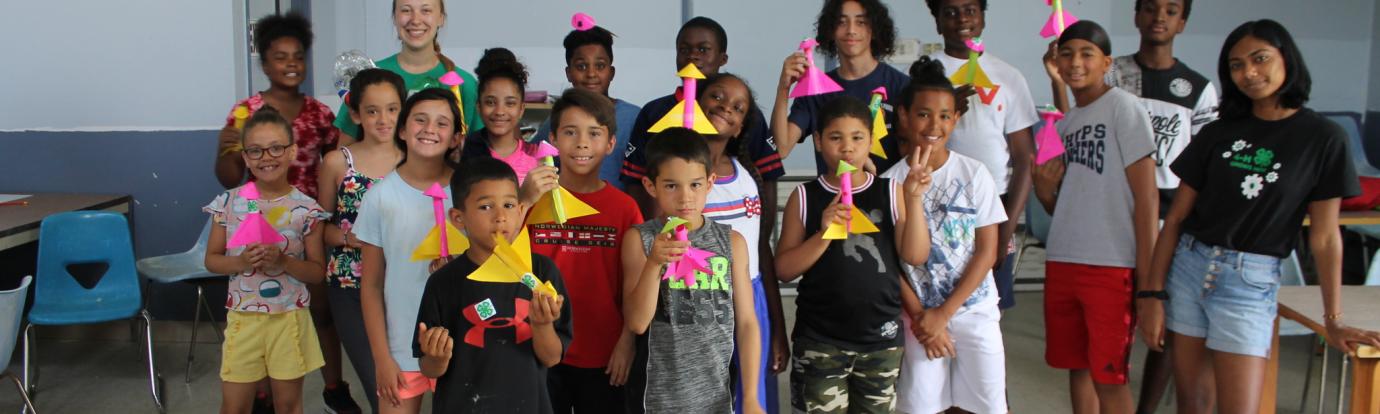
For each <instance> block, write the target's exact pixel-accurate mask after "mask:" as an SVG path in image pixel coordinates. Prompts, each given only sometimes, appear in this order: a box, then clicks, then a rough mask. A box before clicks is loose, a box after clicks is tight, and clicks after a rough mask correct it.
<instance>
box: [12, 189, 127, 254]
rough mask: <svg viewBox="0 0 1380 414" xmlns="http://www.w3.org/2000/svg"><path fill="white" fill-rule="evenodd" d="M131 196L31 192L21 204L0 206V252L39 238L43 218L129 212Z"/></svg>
mask: <svg viewBox="0 0 1380 414" xmlns="http://www.w3.org/2000/svg"><path fill="white" fill-rule="evenodd" d="M133 200H134V199H133V198H132V197H130V196H128V195H124V194H64V193H47V194H33V195H32V196H30V197H27V198H24V199H22V200H20V201H26V202H27V203H25V204H22V205H5V206H0V251H4V250H7V249H9V248H12V247H15V246H19V245H22V244H25V243H29V242H32V241H35V240H38V225H39V223H41V222H42V221H43V218H44V217H48V216H49V215H52V214H55V213H62V212H66V211H76V210H106V211H113V212H117V213H123V214H129V211H130V203H131V202H133Z"/></svg>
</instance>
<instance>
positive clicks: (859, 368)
mask: <svg viewBox="0 0 1380 414" xmlns="http://www.w3.org/2000/svg"><path fill="white" fill-rule="evenodd" d="M897 90H898V91H899V90H900V89H897ZM819 125H820V126H821V129H820V130H819V131H817V132H816V137H818V138H817V139H816V140H815V150H816V151H817V152H819V154H820V155H822V156H823V157H824V160H825V162H827V163H828V164H829V165H835V166H837V165H839V162H840V161H845V162H848V163H849V164H852V165H855V166H857V165H862V163H863V162H865V161H866V160H867V154H868V148H870V147H871V145H872V127H871V125H872V115H871V113H870V112H869V111H868V109H867V106H866V105H864V104H863V103H862V102H859V101H858V100H857V99H853V98H852V97H848V96H842V97H838V98H835V99H834V100H833V101H830V102H829V103H828V104H827V105H825V106H824V107H822V108H820V112H819ZM915 155H917V156H915V157H911V160H910V162H911V164H912V165H911V167H912V170H913V171H911V173H910V175H908V176H906V181H905V183H904V193H903V194H904V197H905V198H904V199H899V200H898V199H897V193H898V192H901V191H902V189H901V188H897V187H898V186H897V185H896V184H895V183H894V182H893V181H892V180H889V179H885V178H882V179H878V178H877V177H876V176H874V175H872V174H871V173H868V172H866V171H864V170H861V169H860V170H858V171H856V172H854V173H852V174H851V175H852V179H851V182H847V183H841V181H842V180H841V179H840V177H838V176H836V175H834V174H824V175H821V176H820V177H819V179H817V180H814V181H810V182H807V183H804V184H801V185H800V186H799V187H796V189H795V191H794V192H793V193H792V194H791V198H790V200H789V201H787V203H786V217H785V221H783V222H782V225H781V239H780V241H778V244H777V250H776V276H777V277H778V278H780V279H781V281H783V282H789V281H792V280H795V279H796V278H797V277H800V276H801V275H804V278H803V279H802V280H801V281H800V286H799V287H798V288H797V289H798V291H799V296H798V297H797V299H796V325H795V330H794V331H793V333H792V335H793V337H792V342H794V343H795V345H794V349H793V350H792V352H793V353H792V355H793V356H794V358H795V362H794V364H793V366H792V368H791V405H792V406H793V407H794V408H795V409H796V410H797V411H804V412H811V413H816V412H834V411H837V410H843V411H848V412H875V413H882V412H891V410H893V409H894V408H895V407H894V406H895V396H896V392H895V385H896V376H897V374H898V372H897V371H898V370H899V369H900V368H901V345H902V338H901V335H899V334H900V332H901V325H900V322H899V321H898V320H897V317H898V316H900V314H901V290H902V283H901V281H902V276H901V275H900V272H901V268H900V267H898V266H897V256H900V258H901V259H902V260H904V261H905V262H906V263H909V264H911V265H916V266H918V265H920V264H921V263H924V262H925V260H926V258H927V257H928V256H929V251H930V241H929V230H928V226H927V225H926V223H925V217H924V211H923V210H922V209H919V208H907V207H908V206H910V205H914V206H919V205H920V203H921V201H922V200H921V197H923V196H924V193H925V190H926V188H927V187H928V185H929V181H930V179H931V178H930V175H929V174H930V169H929V167H926V166H919V165H917V164H918V163H919V157H918V154H915ZM841 185H848V186H850V187H851V188H852V191H853V205H852V206H849V205H847V204H841V203H839V198H840V196H839V190H838V188H839V186H841ZM853 209H856V210H858V211H860V212H861V213H862V214H863V215H865V216H866V217H867V218H868V220H869V221H871V222H873V223H875V224H876V226H877V228H878V229H879V230H880V231H879V232H874V233H864V234H849V235H848V236H847V238H846V239H844V240H842V241H838V242H834V241H832V240H828V239H825V238H824V233H825V230H826V229H827V228H828V227H829V224H831V223H837V224H840V225H842V224H844V223H845V222H846V221H848V220H849V217H850V211H851V210H853Z"/></svg>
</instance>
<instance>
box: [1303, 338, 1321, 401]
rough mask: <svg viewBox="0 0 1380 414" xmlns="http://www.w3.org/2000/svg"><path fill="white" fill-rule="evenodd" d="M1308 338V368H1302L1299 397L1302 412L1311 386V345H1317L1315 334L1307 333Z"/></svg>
mask: <svg viewBox="0 0 1380 414" xmlns="http://www.w3.org/2000/svg"><path fill="white" fill-rule="evenodd" d="M1308 338H1309V339H1310V340H1309V341H1308V343H1309V344H1310V345H1309V349H1308V368H1305V369H1304V370H1303V396H1302V397H1299V412H1300V413H1302V412H1303V410H1304V407H1305V406H1306V405H1307V404H1308V390H1309V388H1311V387H1309V386H1310V385H1313V384H1312V382H1313V347H1315V346H1318V345H1317V344H1318V339H1317V338H1318V335H1317V334H1314V335H1309V336H1308Z"/></svg>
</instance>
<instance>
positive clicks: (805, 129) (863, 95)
mask: <svg viewBox="0 0 1380 414" xmlns="http://www.w3.org/2000/svg"><path fill="white" fill-rule="evenodd" d="M827 75H829V78H830V79H833V80H834V82H838V84H839V86H842V87H843V91H841V92H834V93H827V94H823V95H814V96H806V97H802V98H798V99H796V100H795V102H792V103H791V115H790V118H789V119H790V122H791V123H792V124H795V126H797V127H800V141H801V142H804V141H805V137H808V136H810V135H812V134H814V133H815V131H817V130H819V128H820V125H818V124H817V123H816V119H817V117H818V115H819V111H820V110H821V109H823V108H824V105H826V104H828V103H829V102H830V101H832V100H834V99H835V98H837V97H840V96H851V97H853V98H856V99H857V100H859V101H862V103H864V104H866V103H868V102H870V101H871V100H872V90H873V89H877V87H878V86H885V87H886V92H887V99H886V102H883V103H882V109H884V110H886V120H887V125H891V124H892V122H894V121H895V120H896V115H895V113H893V112H892V111H893V108H895V107H896V106H897V105H899V104H900V102H901V100H900V93H901V90H902V89H905V87H906V84H908V83H910V76H906V74H904V73H901V71H899V70H896V68H893V67H891V65H887V64H885V63H882V64H878V65H877V68H876V69H873V70H872V73H869V74H867V76H863V77H861V78H858V79H854V80H851V81H850V80H845V79H843V78H842V77H840V76H839V71H838V69H835V70H831V71H829V72H828V73H827ZM887 129H891V127H890V126H888V128H887ZM896 142H897V141H896V138H895V137H892V136H890V135H888V136H887V137H886V138H883V139H882V147H883V148H884V149H885V150H886V156H887V158H886V159H882V158H879V157H877V156H875V155H873V156H872V163H873V164H875V165H876V166H877V171H886V170H887V168H891V165H892V164H895V163H896V161H897V160H899V159H900V157H901V151H900V149H899V148H898V147H897V144H896ZM815 167H816V169H817V170H818V171H816V172H817V173H819V174H825V173H828V172H832V170H830V168H831V167H830V166H826V165H824V158H823V157H820V156H819V153H815Z"/></svg>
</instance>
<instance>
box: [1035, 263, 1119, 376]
mask: <svg viewBox="0 0 1380 414" xmlns="http://www.w3.org/2000/svg"><path fill="white" fill-rule="evenodd" d="M1131 275H1132V269H1129V268H1124V267H1107V266H1090V265H1082V264H1073V263H1060V262H1048V263H1045V362H1046V363H1048V364H1049V366H1051V367H1055V368H1059V369H1070V370H1080V369H1086V370H1090V371H1091V372H1092V378H1093V381H1094V382H1096V383H1099V384H1125V383H1126V372H1127V370H1128V368H1129V364H1128V359H1129V358H1130V356H1131V341H1132V340H1133V339H1134V329H1135V315H1134V314H1133V313H1132V303H1131V302H1132V299H1131V296H1132V292H1133V290H1132V289H1133V288H1132V282H1131Z"/></svg>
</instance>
